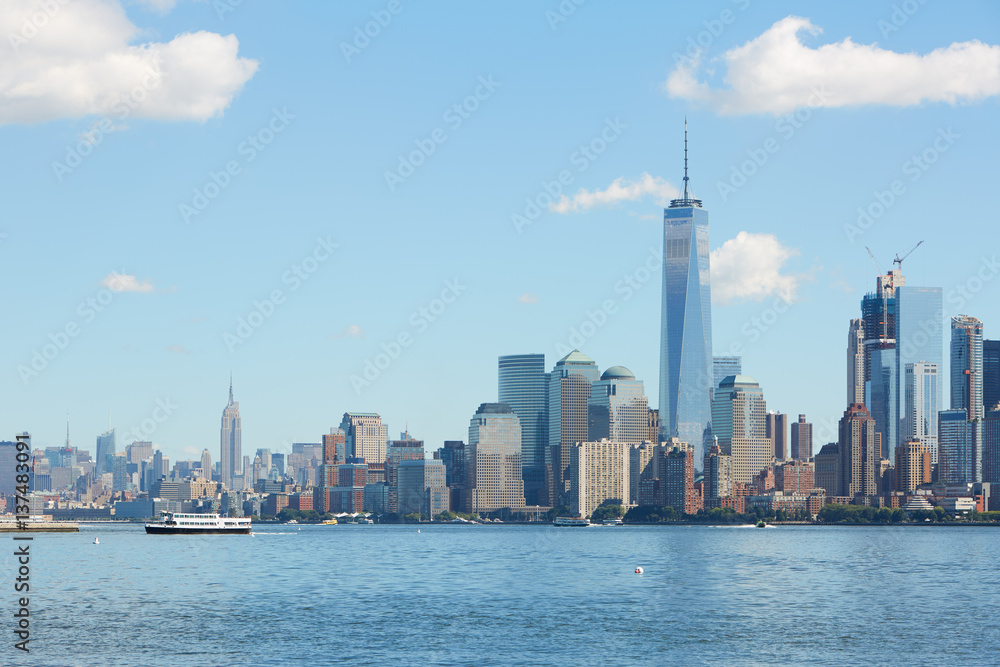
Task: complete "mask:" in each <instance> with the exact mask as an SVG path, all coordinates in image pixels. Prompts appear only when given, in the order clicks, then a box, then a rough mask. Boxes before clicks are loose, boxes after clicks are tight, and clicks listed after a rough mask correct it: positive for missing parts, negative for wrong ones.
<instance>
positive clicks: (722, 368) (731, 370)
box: [712, 357, 743, 397]
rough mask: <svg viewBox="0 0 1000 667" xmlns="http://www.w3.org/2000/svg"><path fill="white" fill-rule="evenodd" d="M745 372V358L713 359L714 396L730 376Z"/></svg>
mask: <svg viewBox="0 0 1000 667" xmlns="http://www.w3.org/2000/svg"><path fill="white" fill-rule="evenodd" d="M742 372H743V357H712V395H713V397H714V396H715V390H716V389H718V388H719V385H720V384H721V383H722V381H723V380H725V379H726V378H727V377H729V376H730V375H739V374H740V373H742Z"/></svg>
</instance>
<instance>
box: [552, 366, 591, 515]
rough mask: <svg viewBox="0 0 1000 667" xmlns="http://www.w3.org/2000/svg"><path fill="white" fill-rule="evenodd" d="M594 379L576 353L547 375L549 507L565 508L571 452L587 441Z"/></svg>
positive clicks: (588, 367)
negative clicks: (562, 506) (560, 506)
mask: <svg viewBox="0 0 1000 667" xmlns="http://www.w3.org/2000/svg"><path fill="white" fill-rule="evenodd" d="M597 378H598V375H597V364H596V363H594V360H593V359H591V358H590V357H588V356H587V355H585V354H583V353H581V352H580V351H579V350H573V351H572V352H570V353H569V354H567V355H566V356H565V357H563V358H562V359H560V360H559V361H558V362H556V365H555V367H554V368H553V369H552V372H551V373H550V375H549V402H548V420H549V447H548V450H547V457H546V459H545V464H546V467H547V468H548V469H549V470H550V471H551V473H550V474H549V481H550V484H549V494H548V496H549V497H548V500H549V503H548V504H551V505H552V506H556V505H559V504H561V503H566V504H568V501H569V498H568V497H567V495H566V494H568V493H569V484H570V477H569V461H570V450H571V449H572V447H573V445H575V444H576V443H578V442H586V441H587V440H589V439H590V438H589V422H588V407H589V403H590V389H591V385H592V384H593V383H594V382H596V381H597Z"/></svg>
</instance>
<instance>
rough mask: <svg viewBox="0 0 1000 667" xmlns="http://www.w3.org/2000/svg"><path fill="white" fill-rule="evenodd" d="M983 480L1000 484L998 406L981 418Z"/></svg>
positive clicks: (999, 409) (999, 423) (999, 419)
mask: <svg viewBox="0 0 1000 667" xmlns="http://www.w3.org/2000/svg"><path fill="white" fill-rule="evenodd" d="M983 481H984V482H991V483H993V484H998V485H1000V408H996V407H994V408H990V409H989V410H987V411H986V418H985V419H984V420H983ZM991 496H992V494H991ZM990 509H992V508H990Z"/></svg>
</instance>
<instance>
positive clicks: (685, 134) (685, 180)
mask: <svg viewBox="0 0 1000 667" xmlns="http://www.w3.org/2000/svg"><path fill="white" fill-rule="evenodd" d="M687 198H688V119H687V116H684V199H687Z"/></svg>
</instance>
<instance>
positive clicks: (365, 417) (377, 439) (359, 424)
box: [340, 412, 389, 463]
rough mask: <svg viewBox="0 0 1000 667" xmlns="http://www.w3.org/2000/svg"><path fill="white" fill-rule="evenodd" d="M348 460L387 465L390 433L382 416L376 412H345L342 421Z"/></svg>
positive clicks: (341, 426)
mask: <svg viewBox="0 0 1000 667" xmlns="http://www.w3.org/2000/svg"><path fill="white" fill-rule="evenodd" d="M340 428H341V430H343V431H344V441H345V444H344V447H345V449H346V452H347V457H348V458H362V459H364V460H365V462H366V463H385V448H386V442H387V441H388V440H389V431H388V428H387V427H386V425H385V424H383V423H382V416H381V415H379V414H377V413H374V412H345V413H344V417H343V419H341V421H340Z"/></svg>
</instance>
